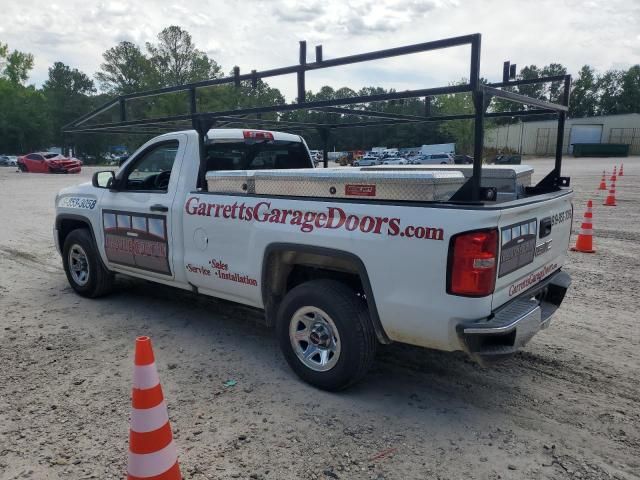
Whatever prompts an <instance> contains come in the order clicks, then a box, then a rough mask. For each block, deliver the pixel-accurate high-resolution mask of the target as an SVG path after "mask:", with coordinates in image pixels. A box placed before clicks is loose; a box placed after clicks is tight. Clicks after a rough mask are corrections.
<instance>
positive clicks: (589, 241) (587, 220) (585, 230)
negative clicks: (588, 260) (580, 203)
mask: <svg viewBox="0 0 640 480" xmlns="http://www.w3.org/2000/svg"><path fill="white" fill-rule="evenodd" d="M571 250H573V251H574V252H582V253H595V249H594V248H593V202H592V201H591V200H589V201H588V202H587V211H586V212H584V219H583V220H582V225H581V226H580V233H578V239H577V240H576V246H575V247H572V248H571Z"/></svg>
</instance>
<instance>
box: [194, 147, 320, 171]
mask: <svg viewBox="0 0 640 480" xmlns="http://www.w3.org/2000/svg"><path fill="white" fill-rule="evenodd" d="M205 151H206V156H205V162H206V164H205V171H207V172H210V171H220V170H265V169H290V168H313V163H312V162H311V158H310V157H309V152H308V151H307V149H306V147H305V146H304V144H303V143H302V142H293V141H286V140H269V141H254V142H246V141H242V140H219V139H216V140H214V141H213V142H211V143H209V144H207V145H206V150H205Z"/></svg>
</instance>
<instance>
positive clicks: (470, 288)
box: [447, 230, 498, 297]
mask: <svg viewBox="0 0 640 480" xmlns="http://www.w3.org/2000/svg"><path fill="white" fill-rule="evenodd" d="M449 255H450V257H449V282H448V285H447V293H450V294H453V295H463V296H469V297H484V296H486V295H490V294H492V293H493V290H494V288H495V286H496V267H497V263H498V259H497V256H498V231H497V230H478V231H475V232H466V233H460V234H458V235H455V236H454V237H453V238H452V239H451V246H450V252H449Z"/></svg>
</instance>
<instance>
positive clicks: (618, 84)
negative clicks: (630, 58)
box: [596, 70, 623, 115]
mask: <svg viewBox="0 0 640 480" xmlns="http://www.w3.org/2000/svg"><path fill="white" fill-rule="evenodd" d="M622 77H623V72H621V71H620V70H609V71H607V72H605V73H604V74H603V75H601V76H600V77H598V81H597V83H596V86H597V89H598V92H599V95H600V99H599V102H598V103H599V105H598V114H599V115H611V114H615V113H621V105H620V95H621V93H622Z"/></svg>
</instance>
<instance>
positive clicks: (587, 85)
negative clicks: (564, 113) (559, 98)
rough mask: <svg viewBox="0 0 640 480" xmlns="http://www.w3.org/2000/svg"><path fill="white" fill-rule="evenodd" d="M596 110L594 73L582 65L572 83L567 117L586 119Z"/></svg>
mask: <svg viewBox="0 0 640 480" xmlns="http://www.w3.org/2000/svg"><path fill="white" fill-rule="evenodd" d="M597 109H598V86H597V78H596V73H595V71H594V69H593V68H592V67H590V66H589V65H584V66H583V67H582V68H581V69H580V72H579V73H578V78H576V80H575V81H574V82H573V89H572V91H571V98H570V102H569V116H571V117H588V116H592V115H595V114H596V112H597Z"/></svg>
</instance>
